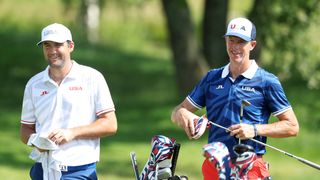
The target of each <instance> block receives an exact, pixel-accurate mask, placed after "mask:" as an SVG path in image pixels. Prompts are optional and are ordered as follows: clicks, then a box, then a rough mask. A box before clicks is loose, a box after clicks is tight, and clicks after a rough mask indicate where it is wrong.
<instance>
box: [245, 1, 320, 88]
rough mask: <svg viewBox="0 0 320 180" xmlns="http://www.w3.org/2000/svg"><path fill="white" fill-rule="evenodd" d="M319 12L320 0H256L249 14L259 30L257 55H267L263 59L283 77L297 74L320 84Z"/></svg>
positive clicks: (312, 83) (311, 85) (312, 85)
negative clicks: (315, 32) (313, 31)
mask: <svg viewBox="0 0 320 180" xmlns="http://www.w3.org/2000/svg"><path fill="white" fill-rule="evenodd" d="M319 15H320V1H319V0H296V1H281V0H268V1H264V0H255V1H254V5H253V8H252V11H251V13H250V14H249V15H248V16H249V18H250V19H251V20H253V21H254V23H255V24H256V26H257V31H258V34H257V36H258V48H256V50H255V54H256V57H258V58H259V57H260V54H261V53H262V54H264V56H263V58H264V59H263V60H261V62H262V63H264V64H265V65H270V66H272V67H273V69H274V70H275V73H277V74H278V75H279V77H280V78H282V79H285V78H290V77H292V76H293V75H294V77H293V78H298V77H300V78H301V77H302V78H304V79H305V80H307V82H308V85H309V87H311V88H317V87H319V85H320V71H319V69H320V59H319V57H320V53H319V47H320V46H319V44H318V42H317V40H316V39H315V38H314V37H315V36H314V34H313V33H312V28H318V27H319V25H320V24H319V23H320V22H319ZM298 74H300V76H299V75H298ZM310 74H312V75H313V76H310Z"/></svg>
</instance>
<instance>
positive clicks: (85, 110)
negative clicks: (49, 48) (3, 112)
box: [21, 61, 115, 166]
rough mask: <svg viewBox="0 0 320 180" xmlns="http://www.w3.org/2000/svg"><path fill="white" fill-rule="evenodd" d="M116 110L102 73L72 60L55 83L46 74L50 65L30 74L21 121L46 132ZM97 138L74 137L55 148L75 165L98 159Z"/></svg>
mask: <svg viewBox="0 0 320 180" xmlns="http://www.w3.org/2000/svg"><path fill="white" fill-rule="evenodd" d="M110 111H115V108H114V104H113V101H112V98H111V94H110V91H109V88H108V85H107V83H106V81H105V79H104V77H103V75H102V74H101V73H100V72H98V71H97V70H95V69H93V68H90V67H88V66H83V65H79V64H77V63H76V62H75V61H73V65H72V68H71V70H70V72H69V74H68V75H67V76H66V77H65V78H64V79H63V81H62V82H61V84H60V85H59V86H58V84H57V83H55V82H54V81H53V80H52V79H51V78H50V77H49V66H48V67H47V68H46V69H45V70H44V71H42V72H40V73H38V74H37V75H35V76H33V77H32V78H31V79H30V80H29V81H28V83H27V85H26V87H25V92H24V97H23V107H22V115H21V123H23V124H35V126H36V133H40V134H41V135H45V136H46V135H48V134H49V133H50V132H51V131H52V130H54V129H57V128H72V127H78V126H82V125H88V124H91V123H92V122H94V121H95V120H96V119H97V116H98V115H100V114H101V113H104V112H110ZM99 154H100V139H99V138H96V139H77V140H73V141H71V142H69V143H66V144H64V145H60V150H57V151H55V153H54V156H55V157H54V158H55V159H56V160H58V161H60V162H61V164H63V165H68V166H78V165H83V164H88V163H92V162H96V161H98V160H99Z"/></svg>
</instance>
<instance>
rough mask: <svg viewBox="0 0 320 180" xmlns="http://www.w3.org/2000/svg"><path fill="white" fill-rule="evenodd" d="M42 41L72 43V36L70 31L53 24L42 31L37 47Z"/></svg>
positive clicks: (62, 26)
mask: <svg viewBox="0 0 320 180" xmlns="http://www.w3.org/2000/svg"><path fill="white" fill-rule="evenodd" d="M44 41H53V42H58V43H64V42H66V41H72V35H71V32H70V30H69V29H68V28H67V27H66V26H64V25H62V24H58V23H53V24H50V25H48V26H47V27H45V28H43V29H42V32H41V41H40V42H38V43H37V45H39V44H41V43H43V42H44Z"/></svg>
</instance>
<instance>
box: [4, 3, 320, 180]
mask: <svg viewBox="0 0 320 180" xmlns="http://www.w3.org/2000/svg"><path fill="white" fill-rule="evenodd" d="M46 3H47V4H43V2H42V1H40V0H32V3H30V1H22V0H15V1H11V0H10V1H9V0H2V1H1V3H0V4H1V5H0V9H1V11H0V19H1V20H3V22H4V23H3V27H2V28H1V30H0V40H1V42H3V43H1V44H0V54H1V61H0V70H1V71H0V72H1V75H2V76H0V80H1V82H2V85H1V88H0V99H1V100H0V120H1V126H0V144H1V147H2V148H0V174H1V175H2V176H3V177H6V179H9V180H10V179H12V180H16V179H20V180H25V179H29V178H28V173H29V168H30V167H31V165H32V163H33V162H32V160H30V159H29V158H28V154H29V152H30V151H31V149H30V148H29V147H26V146H25V145H23V144H22V143H21V142H20V140H19V127H20V111H21V103H22V96H23V89H24V86H25V84H26V82H27V80H28V79H29V78H30V77H31V76H32V75H34V74H35V73H37V72H39V71H41V70H43V68H44V67H45V62H44V60H43V57H42V52H41V48H38V47H36V46H35V43H36V42H37V41H38V39H39V33H40V27H41V26H42V24H46V23H47V22H51V21H59V20H61V21H66V22H67V23H68V22H69V23H70V19H72V17H68V18H65V19H64V18H63V16H62V15H61V14H59V13H61V12H62V11H61V10H59V8H60V7H61V5H60V4H59V3H57V2H56V1H53V0H49V1H46ZM158 5H159V4H158V2H157V1H151V5H150V6H148V5H145V7H144V9H145V11H148V13H150V14H148V15H149V17H145V16H143V12H139V13H138V14H136V16H131V15H132V14H134V13H135V12H136V11H137V9H138V8H133V9H131V10H132V11H128V12H126V13H127V15H126V16H125V15H123V14H122V13H120V12H119V11H117V10H115V9H114V8H118V7H115V6H111V7H114V8H113V9H112V10H110V11H105V12H104V13H105V16H104V17H103V23H104V24H106V25H105V26H103V27H102V31H103V32H104V33H103V36H102V43H101V44H100V45H95V46H93V45H88V44H87V43H84V42H83V41H81V40H80V41H76V49H75V52H74V54H73V58H74V59H75V60H77V61H78V62H79V63H81V64H86V65H89V66H92V67H94V68H96V69H98V70H99V71H101V72H102V73H103V74H104V75H105V77H106V79H107V82H108V85H109V87H110V90H111V93H112V96H113V99H114V102H115V104H116V110H117V111H116V113H117V117H118V123H119V131H118V133H117V134H116V135H115V136H112V137H108V138H103V139H102V140H101V161H100V162H99V164H98V175H99V177H100V179H112V180H126V179H128V180H129V179H133V177H134V175H133V171H132V168H131V164H130V158H129V152H130V151H135V152H136V153H137V158H138V164H139V170H140V171H141V170H142V168H143V166H144V163H145V162H146V161H147V158H148V156H149V154H150V150H151V147H150V140H151V138H152V137H153V136H154V135H157V134H163V135H166V136H169V137H174V138H176V139H177V141H178V142H179V143H181V150H180V156H179V159H178V166H177V169H176V173H177V174H180V175H188V176H189V178H190V179H202V176H201V169H200V167H201V164H202V161H203V157H202V155H201V153H202V152H201V148H202V146H203V145H204V144H206V137H205V136H204V137H202V138H201V139H200V140H197V141H195V140H193V141H189V140H188V139H187V138H186V135H185V134H184V132H183V131H182V130H181V129H179V128H177V127H176V126H175V125H173V124H172V123H171V121H170V114H171V110H172V109H173V107H174V106H175V105H177V104H178V103H179V102H181V101H182V100H183V98H184V97H179V96H178V93H177V89H176V88H177V87H176V83H175V78H174V69H173V66H172V63H171V61H170V51H169V49H168V47H167V44H166V42H165V41H164V40H165V33H164V30H165V28H164V27H163V25H164V23H163V19H162V18H159V13H160V9H159V7H158ZM13 7H14V8H13ZM48 7H50V8H53V9H58V10H57V11H54V13H53V14H51V13H47V14H43V15H41V16H37V14H38V13H39V12H38V11H37V10H39V9H44V10H46V9H48ZM150 8H151V9H155V12H157V13H155V14H154V13H151V12H150ZM8 9H9V10H8ZM20 9H21V10H22V9H23V12H28V13H29V14H28V15H27V16H25V17H23V18H20V19H19V18H18V16H17V15H13V16H11V14H18V12H19V10H20ZM48 12H49V11H48ZM109 13H111V14H109ZM71 14H75V13H74V12H71ZM198 14H199V13H198ZM111 15H113V16H111ZM122 16H123V17H122ZM124 16H125V17H127V18H132V19H125V18H124ZM154 16H156V17H157V21H159V24H157V23H155V22H152V23H151V22H150V19H148V18H151V17H154ZM9 17H10V18H9ZM19 17H20V16H19ZM110 17H113V18H110ZM117 18H121V21H119V22H118V23H117ZM62 19H63V20H62ZM142 22H144V23H146V24H143V23H142ZM130 23H132V24H130ZM138 23H139V24H138ZM70 24H72V23H70ZM109 25H110V26H109ZM127 25H128V26H127ZM77 34H78V32H75V34H74V35H75V36H74V38H75V40H78V39H80V38H79V36H77ZM285 87H286V92H287V94H288V97H289V99H290V101H291V102H292V105H293V107H294V109H295V111H296V113H297V116H298V118H299V120H300V125H301V133H300V135H299V136H298V137H296V138H288V139H269V140H268V144H270V145H273V146H275V147H278V148H280V149H283V150H285V151H287V152H290V153H292V154H294V155H297V156H300V157H303V158H306V159H308V160H312V161H314V162H316V163H320V158H319V156H318V152H319V147H320V140H319V138H318V136H319V133H318V131H319V124H318V123H317V122H319V118H320V113H319V112H317V111H316V110H317V109H319V108H320V104H319V103H318V102H317V101H316V99H318V97H319V95H318V92H317V91H314V90H308V89H306V88H305V86H304V84H303V83H302V82H285ZM266 160H267V161H268V162H269V163H270V164H271V166H270V171H271V174H272V176H273V179H303V178H305V179H319V177H320V174H319V171H316V170H314V169H313V168H310V167H308V166H306V165H304V164H302V163H301V162H299V161H297V160H295V159H293V158H290V157H287V156H285V155H282V154H281V153H279V152H277V151H274V150H271V149H268V153H267V155H266Z"/></svg>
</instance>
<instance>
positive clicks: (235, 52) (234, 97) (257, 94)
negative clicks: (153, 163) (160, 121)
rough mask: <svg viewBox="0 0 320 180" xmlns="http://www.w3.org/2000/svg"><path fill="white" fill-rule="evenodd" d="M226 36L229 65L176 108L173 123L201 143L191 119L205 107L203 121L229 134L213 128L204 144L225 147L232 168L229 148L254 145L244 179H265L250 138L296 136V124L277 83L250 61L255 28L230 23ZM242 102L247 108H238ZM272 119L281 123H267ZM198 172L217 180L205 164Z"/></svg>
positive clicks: (238, 20) (245, 23) (241, 22)
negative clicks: (252, 154)
mask: <svg viewBox="0 0 320 180" xmlns="http://www.w3.org/2000/svg"><path fill="white" fill-rule="evenodd" d="M224 37H225V42H226V49H227V53H228V56H229V63H228V64H227V65H226V66H224V67H221V68H218V69H212V70H210V71H209V72H208V73H207V74H206V75H205V76H204V77H203V78H202V79H201V81H200V82H199V83H198V84H197V85H196V86H195V88H194V89H193V90H192V91H191V92H190V93H189V95H188V96H187V97H186V99H185V100H184V101H183V102H182V103H181V104H179V105H178V106H177V107H175V109H174V110H173V112H172V116H171V119H172V121H173V122H174V123H175V124H177V125H178V126H180V127H181V128H183V129H184V130H185V132H186V134H187V136H188V137H189V138H190V139H191V138H194V137H197V138H199V135H197V134H195V128H194V122H197V121H195V119H196V120H197V119H199V117H198V116H197V115H195V114H194V113H195V112H196V111H198V110H199V109H202V108H204V107H205V108H206V116H203V117H204V118H206V117H207V119H208V121H212V122H214V123H216V124H219V125H221V126H224V127H227V128H228V129H229V130H230V131H229V134H228V133H227V132H226V131H225V130H224V129H222V128H219V127H217V126H211V127H210V129H209V137H208V143H213V142H222V143H224V144H225V145H226V147H227V148H228V150H229V152H230V157H231V160H232V162H233V163H234V161H235V158H236V157H237V155H236V154H235V153H234V152H233V147H234V146H235V145H237V144H238V143H239V139H240V140H241V143H242V144H245V145H250V146H252V147H253V151H254V152H255V153H256V155H257V157H258V159H257V160H256V161H255V163H254V165H253V167H250V168H251V170H250V171H249V173H248V174H247V177H248V179H258V178H261V179H264V178H266V177H268V176H269V172H268V168H267V165H266V162H264V161H263V159H262V156H263V155H264V154H265V153H266V149H265V147H264V146H262V145H260V144H257V143H255V142H253V141H250V140H248V139H250V138H255V139H256V140H259V141H262V142H264V143H266V139H267V138H266V137H273V138H283V137H290V136H296V135H297V134H298V132H299V124H298V121H297V119H296V116H295V113H294V111H293V109H292V107H291V105H290V103H289V101H288V100H287V97H286V95H285V93H284V91H283V88H282V86H281V84H280V82H279V80H278V78H277V77H276V76H274V75H273V74H271V73H269V72H267V71H266V70H264V69H262V68H261V67H259V66H258V65H257V63H256V61H255V60H253V59H250V51H252V50H253V49H254V48H255V46H256V44H257V42H256V28H255V26H254V24H253V23H252V22H251V21H250V20H248V19H246V18H235V19H232V20H231V21H230V22H229V24H228V27H227V31H226V34H225V35H224ZM243 100H246V102H249V103H250V104H251V105H250V106H246V107H245V108H243V107H241V106H242V102H243ZM241 109H242V110H243V115H242V117H241ZM270 115H273V116H275V117H276V118H277V119H278V120H279V121H277V122H274V123H270V124H268V120H269V118H270ZM229 171H230V170H229ZM202 172H203V176H204V179H205V180H209V179H210V180H212V179H219V176H218V171H217V170H216V168H215V167H214V166H213V165H212V163H211V162H210V161H209V160H208V159H206V160H205V161H204V163H203V165H202Z"/></svg>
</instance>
